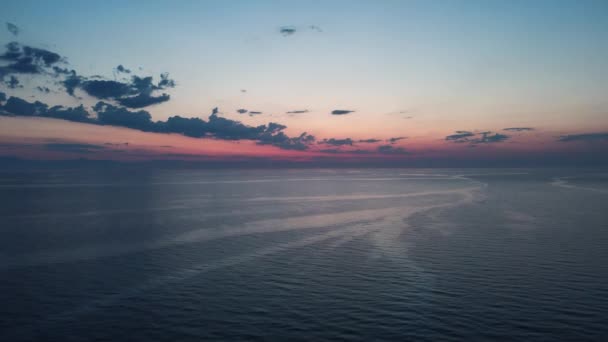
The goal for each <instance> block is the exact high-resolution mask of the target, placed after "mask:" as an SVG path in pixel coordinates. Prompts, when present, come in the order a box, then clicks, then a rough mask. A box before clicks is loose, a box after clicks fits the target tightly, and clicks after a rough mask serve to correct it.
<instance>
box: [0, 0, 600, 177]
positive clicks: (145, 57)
mask: <svg viewBox="0 0 608 342" xmlns="http://www.w3.org/2000/svg"><path fill="white" fill-rule="evenodd" d="M1 7H2V11H0V21H1V24H2V30H1V31H0V44H1V48H0V78H1V82H0V104H1V107H0V114H1V115H0V158H3V157H10V158H19V159H33V160H57V159H81V158H87V159H97V160H119V161H141V160H188V161H201V162H209V163H213V162H225V161H239V160H240V161H251V162H254V161H256V160H258V161H259V160H265V161H289V162H297V163H312V164H315V163H318V164H319V165H321V164H323V163H334V164H340V163H344V164H345V165H346V164H349V163H352V162H356V163H360V164H366V163H369V164H370V165H372V164H373V165H377V164H380V165H392V164H395V165H404V166H407V165H427V164H428V165H451V163H453V164H454V165H466V164H467V163H470V165H492V164H493V163H496V164H500V165H510V166H522V165H528V164H530V163H532V164H539V165H543V163H545V164H547V165H548V164H556V163H557V164H560V163H561V164H564V165H580V164H582V163H585V164H594V163H597V164H608V2H606V1H601V0H600V1H523V0H522V1H306V2H294V1H191V2H188V1H180V2H179V6H176V4H175V3H174V2H170V1H132V2H123V1H99V2H88V1H87V2H83V1H46V2H42V1H23V0H20V1H10V0H6V1H3V2H2V5H1ZM161 75H163V76H161ZM148 76H151V77H152V79H149V78H146V77H148ZM35 101H40V103H39V104H35ZM80 105H83V107H82V108H78V106H80ZM54 106H61V107H54ZM215 108H217V109H215ZM142 111H145V112H147V113H149V115H150V116H149V117H148V116H147V113H145V112H142ZM176 116H179V117H178V118H176ZM190 118H198V119H200V120H190ZM5 159H6V158H5ZM425 163H426V164H425Z"/></svg>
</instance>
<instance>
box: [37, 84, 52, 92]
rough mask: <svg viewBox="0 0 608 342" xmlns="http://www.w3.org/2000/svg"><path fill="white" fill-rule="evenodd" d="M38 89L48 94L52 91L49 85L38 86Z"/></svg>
mask: <svg viewBox="0 0 608 342" xmlns="http://www.w3.org/2000/svg"><path fill="white" fill-rule="evenodd" d="M36 89H37V90H38V91H39V92H41V93H45V94H48V93H50V92H51V89H49V88H48V87H42V86H37V87H36Z"/></svg>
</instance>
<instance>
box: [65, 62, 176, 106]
mask: <svg viewBox="0 0 608 342" xmlns="http://www.w3.org/2000/svg"><path fill="white" fill-rule="evenodd" d="M160 78H161V79H160V81H159V82H158V83H156V84H155V83H154V82H153V78H152V77H151V76H147V77H140V76H137V75H133V76H132V77H131V79H130V81H129V82H121V81H114V80H105V79H98V77H95V76H91V77H89V78H86V77H83V76H78V75H77V74H76V73H75V72H73V71H72V72H71V73H70V74H69V75H68V77H66V78H65V80H64V81H63V82H62V84H63V86H64V87H65V89H66V91H67V93H68V94H70V95H72V96H74V90H75V89H76V88H80V89H82V90H84V91H85V92H86V93H87V94H88V95H90V96H93V97H95V98H98V99H101V100H114V101H116V102H117V103H118V104H121V105H123V106H125V107H128V108H144V107H148V106H151V105H154V104H159V103H163V102H166V101H169V100H170V98H171V97H170V96H169V95H168V94H165V93H163V94H161V95H158V96H155V95H153V94H154V93H155V92H157V91H159V90H164V89H167V88H173V87H174V86H175V81H173V80H172V79H170V78H169V75H168V74H166V73H163V74H161V76H160Z"/></svg>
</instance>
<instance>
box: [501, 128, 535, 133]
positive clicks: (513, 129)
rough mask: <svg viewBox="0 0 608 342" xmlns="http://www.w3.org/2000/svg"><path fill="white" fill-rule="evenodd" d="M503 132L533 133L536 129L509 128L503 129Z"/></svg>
mask: <svg viewBox="0 0 608 342" xmlns="http://www.w3.org/2000/svg"><path fill="white" fill-rule="evenodd" d="M502 130H503V131H511V132H525V131H533V130H534V128H532V127H509V128H503V129H502Z"/></svg>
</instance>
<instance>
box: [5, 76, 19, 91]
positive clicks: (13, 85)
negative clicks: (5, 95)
mask: <svg viewBox="0 0 608 342" xmlns="http://www.w3.org/2000/svg"><path fill="white" fill-rule="evenodd" d="M2 83H3V84H4V85H5V86H7V87H8V88H10V89H17V88H23V86H22V85H21V83H20V82H19V79H18V78H17V77H15V76H13V75H11V76H9V77H7V78H5V79H3V80H2Z"/></svg>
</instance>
